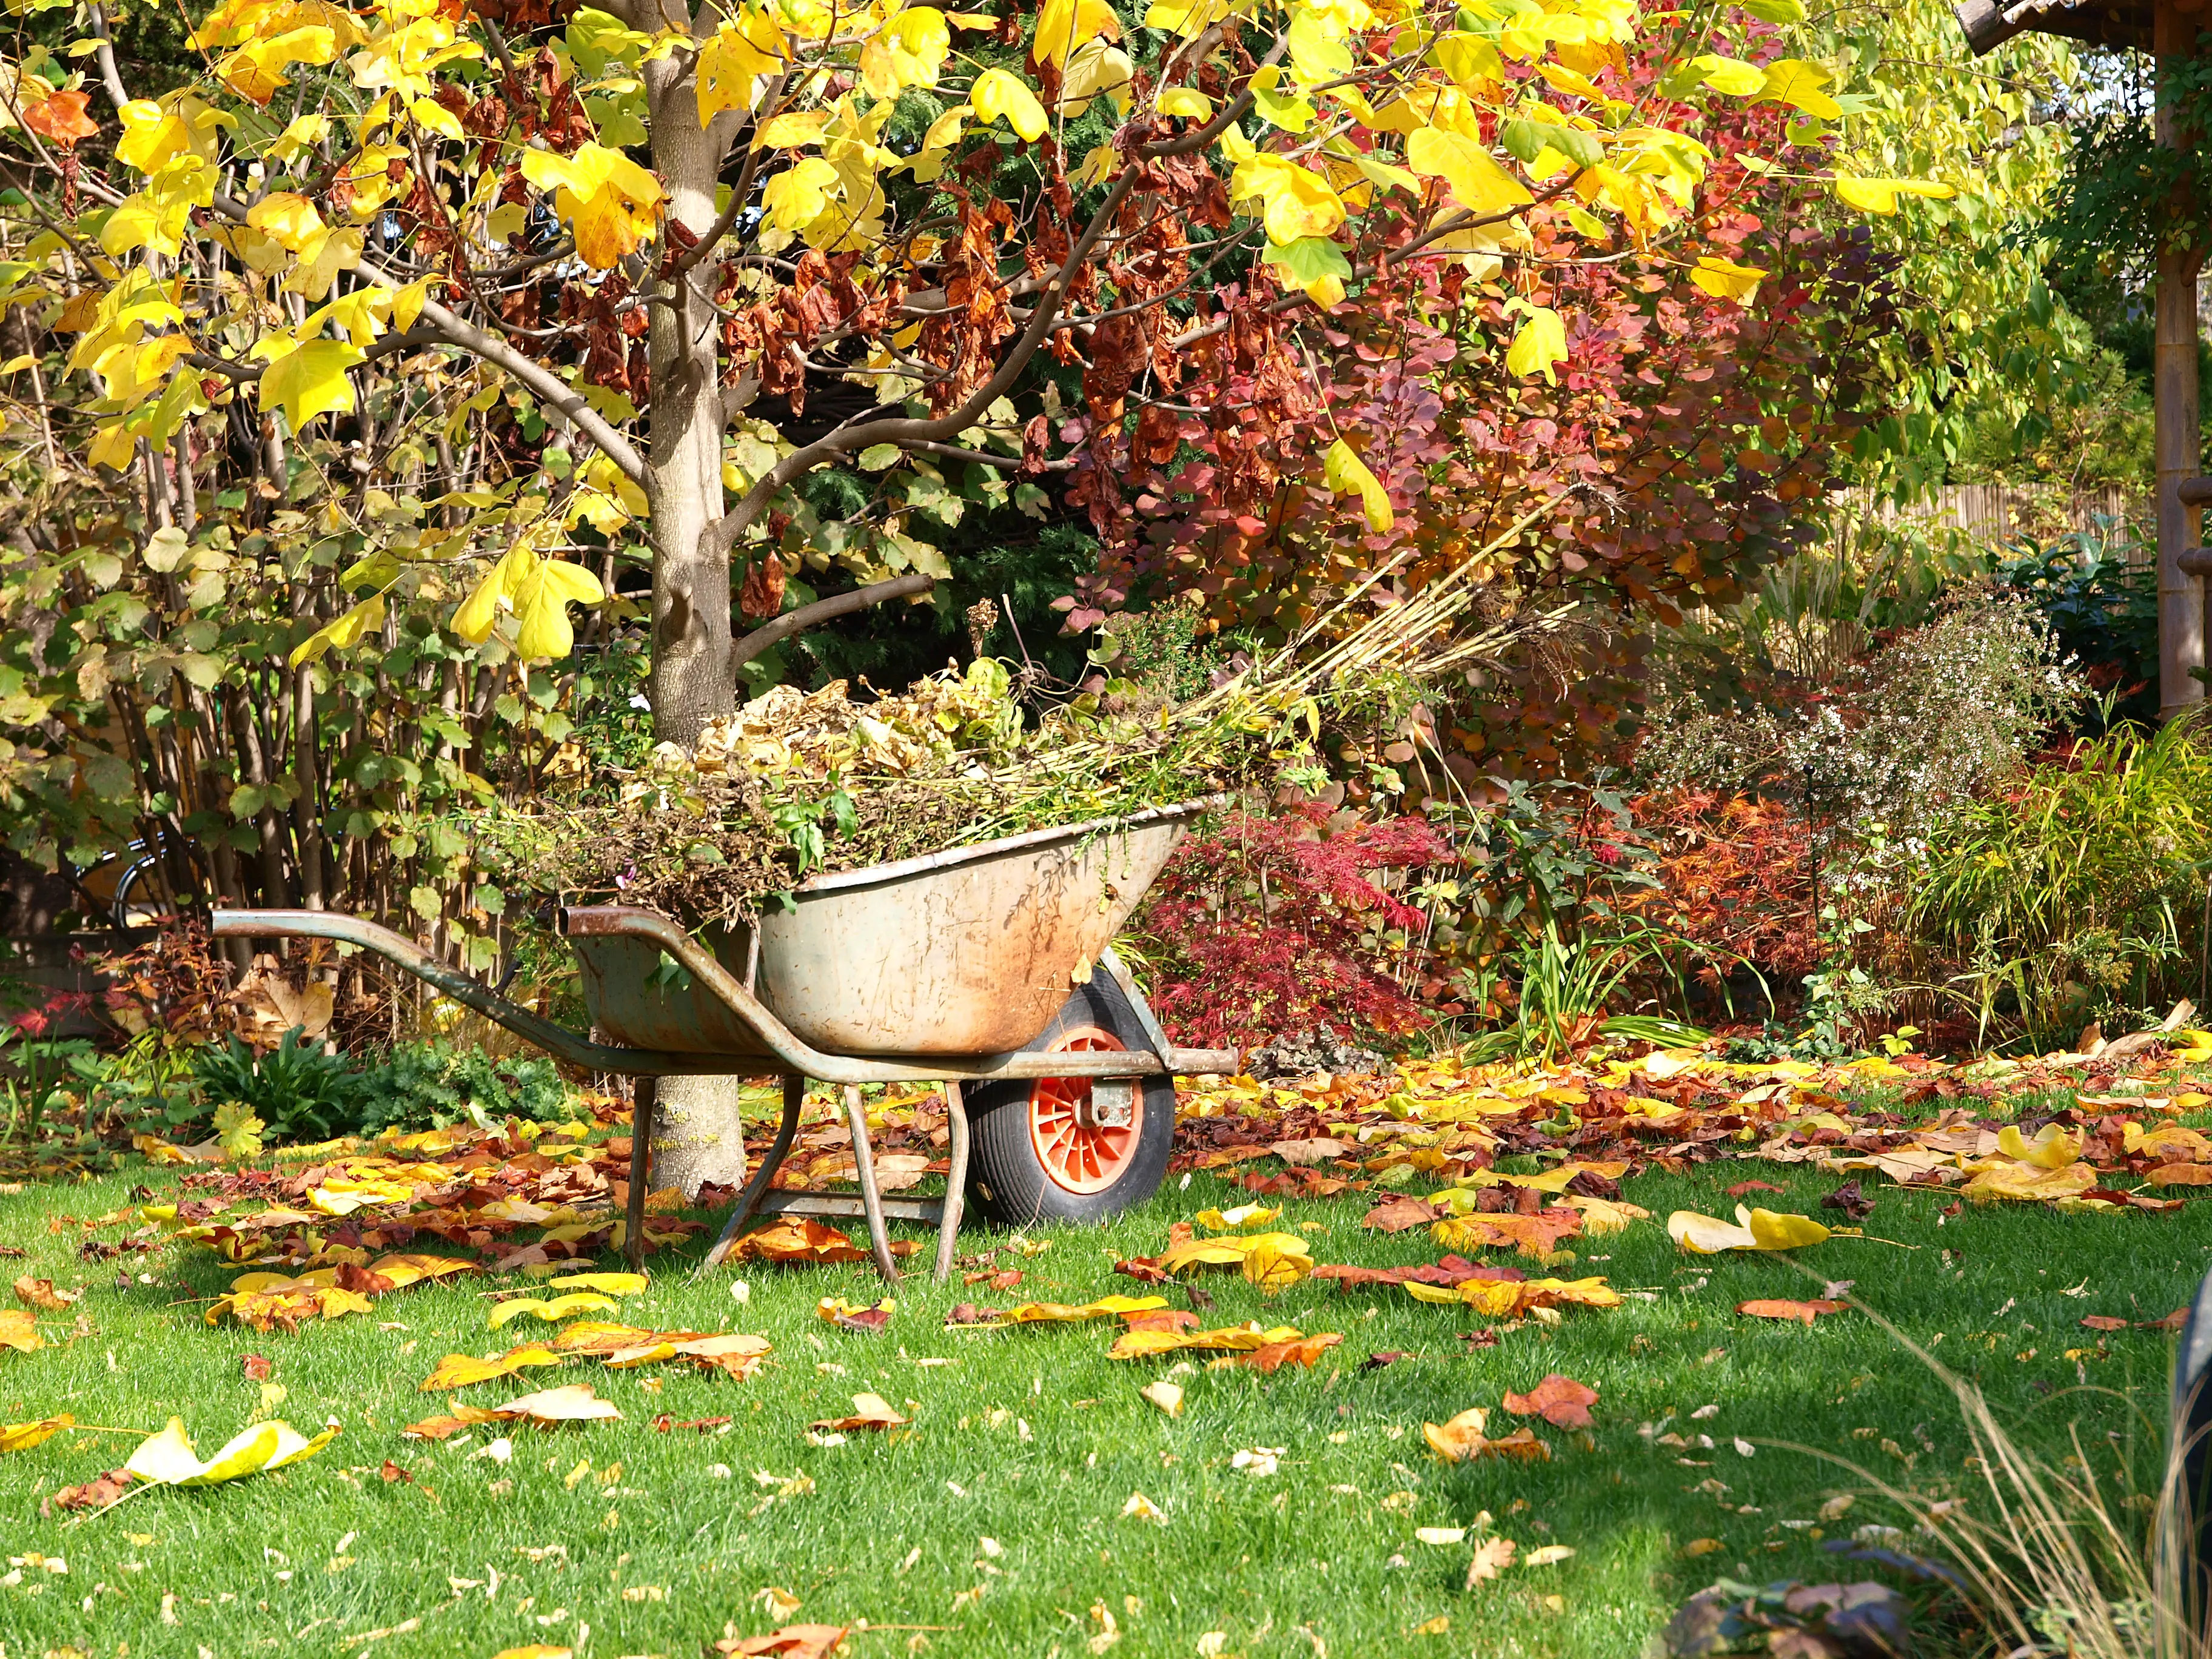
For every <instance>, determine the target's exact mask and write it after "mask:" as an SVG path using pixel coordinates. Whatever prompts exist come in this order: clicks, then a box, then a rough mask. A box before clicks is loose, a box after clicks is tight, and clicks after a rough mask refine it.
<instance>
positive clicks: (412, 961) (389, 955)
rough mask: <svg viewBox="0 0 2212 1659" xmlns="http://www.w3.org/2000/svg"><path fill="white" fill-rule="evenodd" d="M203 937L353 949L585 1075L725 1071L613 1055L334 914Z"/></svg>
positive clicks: (653, 1056) (387, 934) (380, 931)
mask: <svg viewBox="0 0 2212 1659" xmlns="http://www.w3.org/2000/svg"><path fill="white" fill-rule="evenodd" d="M208 931H209V932H210V933H212V934H213V935H214V936H215V937H216V938H217V939H276V938H284V937H289V938H295V939H300V938H305V939H337V941H338V942H339V943H341V944H344V945H359V946H360V947H361V948H362V950H364V951H373V952H374V953H375V954H376V955H378V956H380V957H383V958H384V959H385V960H386V962H389V963H392V964H393V965H394V966H396V967H398V968H401V969H405V970H406V971H407V972H408V973H410V974H412V975H414V976H415V977H416V979H419V980H421V981H422V982H423V983H424V984H426V985H429V986H433V987H435V988H436V989H437V990H439V991H441V992H442V993H443V994H446V995H447V996H449V997H451V998H452V999H453V1000H454V1001H456V1002H458V1003H460V1004H461V1005H462V1006H465V1007H469V1008H473V1009H475V1010H476V1011H477V1012H478V1013H480V1014H482V1015H483V1016H484V1018H487V1019H492V1020H496V1021H497V1022H498V1023H499V1024H501V1025H504V1026H505V1027H507V1030H510V1031H513V1033H514V1034H515V1035H516V1036H521V1037H526V1038H528V1039H529V1040H530V1041H531V1042H534V1043H536V1044H537V1045H538V1047H539V1048H543V1049H544V1050H545V1051H546V1052H547V1053H548V1054H553V1055H555V1056H556V1057H557V1058H559V1059H562V1060H567V1061H568V1063H569V1064H570V1065H572V1066H580V1067H582V1068H583V1069H584V1070H586V1071H587V1072H624V1073H632V1074H644V1075H648V1076H652V1075H684V1074H695V1075H718V1074H720V1073H725V1072H727V1071H728V1070H729V1069H730V1067H729V1062H728V1060H725V1059H721V1058H719V1057H717V1056H715V1055H713V1054H663V1053H660V1052H658V1051H656V1050H654V1049H650V1048H613V1047H611V1046H609V1045H608V1044H606V1043H603V1042H592V1040H591V1039H590V1038H588V1037H586V1036H579V1035H578V1034H577V1033H576V1032H574V1031H572V1030H569V1029H568V1027H567V1026H565V1025H556V1024H554V1023H553V1022H552V1021H551V1020H550V1019H546V1018H543V1017H542V1016H540V1015H538V1014H535V1013H532V1012H531V1011H530V1010H529V1009H527V1008H526V1007H524V1006H522V1005H521V1004H520V1003H517V1002H510V1001H508V1000H507V999H506V998H505V997H503V996H501V995H500V994H498V993H497V992H496V991H494V990H491V989H490V988H489V987H486V986H484V985H483V984H481V983H479V982H478V981H476V980H475V979H472V978H471V977H470V976H469V975H467V974H465V973H463V972H462V971H461V970H460V969H458V968H456V967H454V966H453V965H452V964H451V963H447V962H443V961H441V960H440V959H439V958H438V957H435V956H433V955H431V953H430V952H429V951H426V950H424V949H423V948H422V946H421V945H417V944H416V943H415V941H414V940H413V939H409V938H407V937H406V936H405V935H404V934H401V933H393V932H392V929H390V928H389V927H380V926H378V925H377V924H376V923H375V922H373V921H363V920H362V918H361V917H359V916H349V915H340V914H339V913H338V912H337V911H335V910H217V911H216V912H215V913H214V915H213V917H212V918H211V919H210V926H209V928H208Z"/></svg>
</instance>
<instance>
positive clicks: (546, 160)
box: [522, 143, 666, 270]
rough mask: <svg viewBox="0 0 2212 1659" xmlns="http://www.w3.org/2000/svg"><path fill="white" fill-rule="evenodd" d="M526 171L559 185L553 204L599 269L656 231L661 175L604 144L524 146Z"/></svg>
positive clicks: (548, 186) (536, 180)
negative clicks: (556, 148)
mask: <svg viewBox="0 0 2212 1659" xmlns="http://www.w3.org/2000/svg"><path fill="white" fill-rule="evenodd" d="M522 176H523V177H524V178H526V179H528V180H529V181H530V182H531V183H532V184H533V185H537V186H538V188H539V189H541V190H552V191H555V195H554V197H553V210H554V211H555V212H556V213H557V214H559V215H560V216H561V217H562V218H563V219H564V220H566V221H568V225H569V228H571V229H572V230H573V231H574V233H575V237H576V252H577V254H578V256H579V257H580V258H582V260H583V261H584V263H585V264H587V265H590V266H592V267H593V268H594V269H596V270H611V269H612V268H613V266H614V264H615V262H616V261H617V260H618V259H620V258H623V256H624V255H625V254H629V253H634V252H636V251H637V248H638V246H639V245H640V244H641V243H642V242H643V241H644V240H646V238H647V237H648V236H650V235H652V234H653V228H654V227H655V225H657V224H658V223H659V218H660V207H661V204H662V203H663V202H664V201H665V200H666V193H665V191H663V190H662V189H661V187H660V180H659V179H656V178H654V177H653V175H652V174H651V173H648V172H647V171H646V170H645V169H644V168H643V167H640V166H638V164H637V163H636V162H635V161H631V160H630V159H629V157H628V156H627V155H623V153H622V152H621V151H620V150H618V149H608V148H607V147H606V146H605V145H604V144H596V143H591V144H586V145H584V146H583V147H582V148H581V149H578V150H577V152H576V153H575V154H574V155H565V156H564V155H554V154H553V153H552V152H550V150H539V149H531V150H525V151H524V152H523V153H522Z"/></svg>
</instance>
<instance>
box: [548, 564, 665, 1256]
mask: <svg viewBox="0 0 2212 1659" xmlns="http://www.w3.org/2000/svg"><path fill="white" fill-rule="evenodd" d="M567 568H568V569H571V570H574V569H575V568H576V567H575V566H574V565H570V566H568V567H567ZM598 588H599V584H598V583H597V582H596V581H594V582H593V583H592V590H593V592H592V597H593V598H594V599H596V598H598V597H599V594H598ZM651 1282H652V1281H651V1280H649V1279H647V1278H646V1276H645V1275H644V1274H643V1273H571V1274H569V1275H568V1277H567V1278H565V1279H554V1280H553V1281H551V1282H550V1284H548V1285H546V1286H545V1288H546V1289H547V1290H549V1291H605V1293H606V1294H607V1295H609V1296H635V1295H636V1294H637V1293H638V1292H639V1291H641V1290H643V1289H645V1287H646V1286H647V1285H648V1284H650V1283H651Z"/></svg>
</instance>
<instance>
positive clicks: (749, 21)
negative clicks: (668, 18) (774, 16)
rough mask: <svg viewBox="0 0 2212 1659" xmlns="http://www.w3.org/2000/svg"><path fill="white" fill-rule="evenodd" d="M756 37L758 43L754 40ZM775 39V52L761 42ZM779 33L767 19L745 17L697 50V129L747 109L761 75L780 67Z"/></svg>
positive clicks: (780, 38) (726, 25) (757, 16)
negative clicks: (724, 113) (729, 112)
mask: <svg viewBox="0 0 2212 1659" xmlns="http://www.w3.org/2000/svg"><path fill="white" fill-rule="evenodd" d="M755 36H759V37H761V39H759V40H757V39H755V38H754V37H755ZM769 36H773V37H774V46H775V50H768V51H764V50H763V46H762V40H765V39H767V38H768V37H769ZM782 41H783V33H782V31H781V30H780V29H778V28H777V27H775V23H774V22H773V21H770V20H769V18H768V17H767V16H765V15H763V14H760V13H757V12H756V13H748V14H747V15H746V17H745V20H744V22H743V23H742V24H728V23H726V24H724V25H723V26H722V27H721V28H720V30H719V31H717V32H716V33H715V35H714V39H713V40H709V41H708V42H707V44H706V45H705V46H702V47H700V48H699V62H698V67H697V75H698V79H699V125H701V126H702V127H704V126H705V125H707V124H708V122H709V121H711V120H713V119H714V117H715V116H717V115H719V114H720V112H722V111H724V110H726V109H750V108H751V107H752V106H753V96H754V91H753V89H754V86H755V83H756V82H757V80H758V78H759V77H760V76H763V75H774V74H775V73H776V72H777V71H778V70H781V68H782V67H783V60H782V58H781V55H780V53H781V46H782Z"/></svg>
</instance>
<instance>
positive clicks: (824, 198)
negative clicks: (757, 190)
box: [761, 155, 839, 230]
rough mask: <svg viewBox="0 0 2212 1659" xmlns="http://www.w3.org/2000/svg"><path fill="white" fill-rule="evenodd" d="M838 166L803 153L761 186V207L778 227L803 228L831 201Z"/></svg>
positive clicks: (837, 175) (815, 218) (817, 216)
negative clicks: (830, 192) (830, 196)
mask: <svg viewBox="0 0 2212 1659" xmlns="http://www.w3.org/2000/svg"><path fill="white" fill-rule="evenodd" d="M838 177H839V174H838V172H837V169H836V167H832V166H830V164H829V162H827V161H823V159H822V158H821V157H820V156H818V155H805V156H801V157H800V158H799V161H798V163H797V165H795V166H793V167H786V168H785V169H784V170H783V171H782V172H781V173H777V174H776V175H775V177H774V178H773V179H769V181H768V183H767V184H766V185H763V186H762V189H761V207H762V208H763V210H764V211H766V213H767V214H768V216H769V223H771V224H773V225H774V226H775V228H777V229H778V230H804V229H805V228H806V227H807V226H809V225H811V224H812V223H813V222H815V221H816V220H817V219H818V218H820V217H821V216H822V212H823V209H825V208H827V207H828V206H829V187H830V186H831V185H835V184H836V182H837V180H838Z"/></svg>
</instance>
